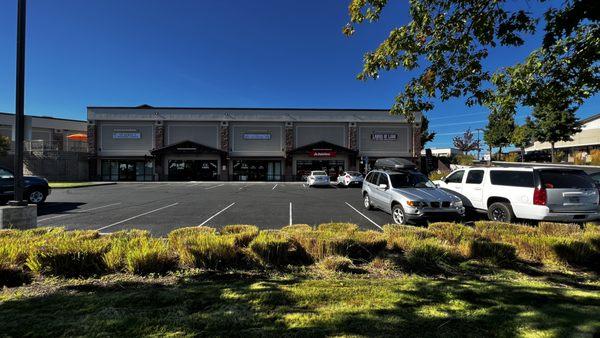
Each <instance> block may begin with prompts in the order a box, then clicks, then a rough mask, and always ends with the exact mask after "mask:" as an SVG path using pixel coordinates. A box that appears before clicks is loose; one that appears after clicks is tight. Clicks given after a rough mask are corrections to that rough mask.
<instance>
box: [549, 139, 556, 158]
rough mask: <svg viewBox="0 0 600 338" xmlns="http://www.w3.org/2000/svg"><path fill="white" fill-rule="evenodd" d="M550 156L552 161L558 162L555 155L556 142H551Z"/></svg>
mask: <svg viewBox="0 0 600 338" xmlns="http://www.w3.org/2000/svg"><path fill="white" fill-rule="evenodd" d="M550 158H551V160H552V163H556V158H555V157H554V142H550Z"/></svg>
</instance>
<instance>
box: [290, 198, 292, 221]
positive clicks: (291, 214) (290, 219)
mask: <svg viewBox="0 0 600 338" xmlns="http://www.w3.org/2000/svg"><path fill="white" fill-rule="evenodd" d="M290 225H292V202H290Z"/></svg>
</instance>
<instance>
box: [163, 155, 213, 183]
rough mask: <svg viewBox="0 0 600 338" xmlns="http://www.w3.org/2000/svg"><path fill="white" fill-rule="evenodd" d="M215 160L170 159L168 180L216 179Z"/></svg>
mask: <svg viewBox="0 0 600 338" xmlns="http://www.w3.org/2000/svg"><path fill="white" fill-rule="evenodd" d="M218 179H219V167H218V161H217V160H170V161H169V181H216V180H218Z"/></svg>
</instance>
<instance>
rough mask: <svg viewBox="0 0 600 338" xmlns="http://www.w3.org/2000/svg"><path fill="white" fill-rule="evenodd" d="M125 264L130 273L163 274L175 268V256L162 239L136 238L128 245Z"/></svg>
mask: <svg viewBox="0 0 600 338" xmlns="http://www.w3.org/2000/svg"><path fill="white" fill-rule="evenodd" d="M125 264H126V265H125V266H126V271H127V272H130V273H134V274H138V275H148V274H151V273H157V274H165V273H167V272H169V271H172V270H174V269H175V268H176V267H177V256H176V255H175V253H174V252H173V251H171V250H169V246H168V245H167V243H166V242H165V240H163V239H162V238H151V237H137V238H135V239H133V240H131V241H130V242H129V243H128V246H127V251H126V253H125Z"/></svg>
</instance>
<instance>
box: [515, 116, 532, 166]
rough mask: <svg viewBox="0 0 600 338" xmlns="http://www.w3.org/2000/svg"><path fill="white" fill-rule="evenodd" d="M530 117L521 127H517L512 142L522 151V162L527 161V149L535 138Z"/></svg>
mask: <svg viewBox="0 0 600 338" xmlns="http://www.w3.org/2000/svg"><path fill="white" fill-rule="evenodd" d="M530 125H531V122H530V119H529V117H528V118H527V120H526V122H525V123H524V124H522V125H520V126H515V130H514V131H513V133H512V137H511V139H510V142H511V143H512V144H513V145H514V146H515V147H517V148H519V150H520V151H521V162H523V161H525V147H527V146H528V145H529V144H531V140H532V138H533V134H532V130H531V128H530V127H529V126H530Z"/></svg>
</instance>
